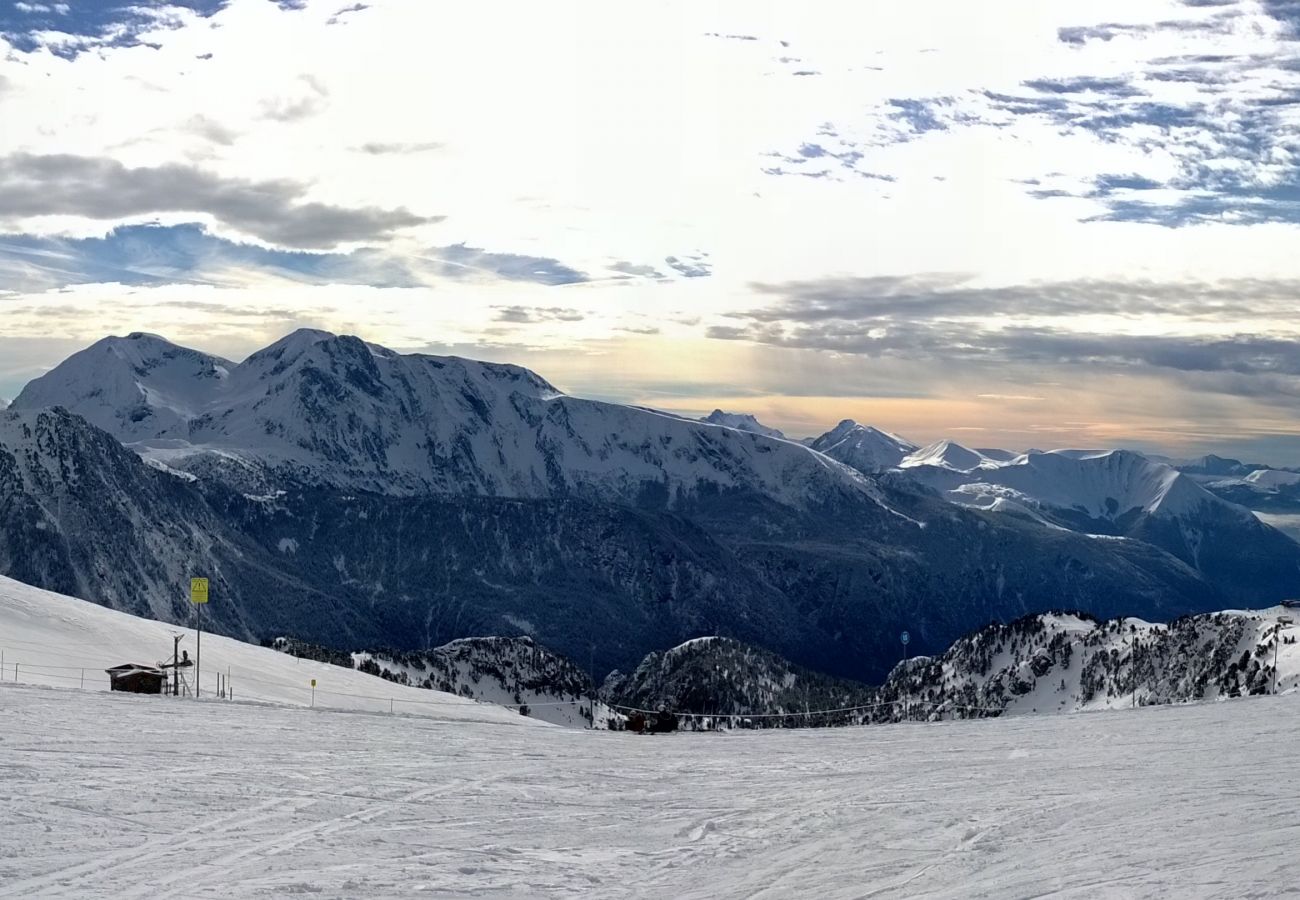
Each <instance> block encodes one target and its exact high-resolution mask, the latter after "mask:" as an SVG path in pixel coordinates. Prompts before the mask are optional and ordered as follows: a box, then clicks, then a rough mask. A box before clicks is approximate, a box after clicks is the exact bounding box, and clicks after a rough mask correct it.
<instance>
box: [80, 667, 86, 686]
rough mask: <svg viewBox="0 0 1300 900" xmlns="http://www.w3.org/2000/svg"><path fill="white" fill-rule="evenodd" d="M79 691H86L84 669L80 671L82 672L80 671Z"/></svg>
mask: <svg viewBox="0 0 1300 900" xmlns="http://www.w3.org/2000/svg"><path fill="white" fill-rule="evenodd" d="M81 689H82V690H83V691H84V690H85V689H86V670H85V669H82V670H81Z"/></svg>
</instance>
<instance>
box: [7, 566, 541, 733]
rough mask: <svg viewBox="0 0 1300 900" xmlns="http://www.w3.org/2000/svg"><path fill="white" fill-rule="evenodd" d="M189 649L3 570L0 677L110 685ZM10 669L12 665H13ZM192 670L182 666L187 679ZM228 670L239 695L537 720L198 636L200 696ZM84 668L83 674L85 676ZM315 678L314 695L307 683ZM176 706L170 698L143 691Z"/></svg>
mask: <svg viewBox="0 0 1300 900" xmlns="http://www.w3.org/2000/svg"><path fill="white" fill-rule="evenodd" d="M177 632H184V633H185V635H186V636H185V638H184V639H183V640H182V641H181V648H182V649H183V650H188V651H189V654H190V657H191V658H193V657H194V655H195V635H194V631H193V630H192V629H184V628H178V627H177V626H175V625H168V624H166V623H164V622H155V621H153V620H151V619H142V618H139V617H137V616H132V615H128V614H126V613H122V612H117V611H115V610H111V609H106V608H104V607H101V606H96V605H95V604H93V603H88V602H86V601H85V600H77V599H75V598H72V597H65V596H63V595H62V594H55V593H52V592H50V591H43V590H40V589H39V588H34V587H31V586H29V585H25V584H22V583H21V582H17V581H14V580H13V579H11V578H5V577H4V576H0V652H2V653H3V664H2V665H0V676H2V677H0V681H2V682H3V683H6V684H7V683H11V682H13V681H14V680H15V679H16V680H17V681H18V682H19V683H22V684H44V685H54V686H62V687H73V688H80V687H82V686H83V685H84V687H85V688H86V689H88V690H91V689H94V690H101V691H107V690H108V676H107V675H106V674H105V673H104V669H106V668H107V667H109V666H115V665H119V664H122V663H142V664H145V665H156V664H157V663H159V662H160V661H163V660H165V659H167V658H169V657H170V656H171V651H172V635H173V634H175V633H177ZM15 666H17V669H16V670H15ZM193 671H194V670H193V669H190V670H189V677H190V679H191V684H192V683H193ZM218 672H220V673H221V674H222V675H223V676H225V675H226V674H227V673H229V676H230V687H231V689H232V692H233V696H234V699H236V700H258V701H265V702H269V703H276V704H288V705H296V706H309V705H311V704H313V703H314V704H315V705H316V706H318V707H332V708H336V709H350V710H371V711H377V712H388V711H389V710H390V709H391V710H392V711H393V712H394V713H398V712H401V713H406V714H410V715H424V716H433V717H435V718H439V719H449V720H473V721H480V722H490V723H503V724H508V725H530V724H536V723H535V722H534V720H532V719H528V718H525V717H523V716H520V715H519V714H518V713H517V712H516V711H514V710H512V709H506V708H505V707H501V706H496V705H493V704H487V703H478V702H476V701H473V700H467V699H465V698H463V697H457V696H455V695H452V694H447V693H443V692H441V691H429V690H423V689H420V688H414V687H404V686H402V685H398V684H393V683H392V682H389V681H385V680H384V679H382V678H377V677H375V676H373V675H367V674H365V673H363V672H358V671H355V670H353V669H344V668H342V667H339V666H331V665H327V664H326V663H319V662H313V661H311V660H306V659H304V660H298V659H295V658H293V657H292V656H286V655H285V654H283V653H278V652H276V651H274V650H270V649H268V648H265V647H257V646H254V645H252V644H246V643H243V642H241V641H236V640H232V639H231V638H227V637H220V636H217V635H212V634H205V635H203V654H202V671H201V672H200V677H201V678H202V684H201V686H200V687H201V693H202V695H203V696H210V695H212V694H215V693H216V687H217V680H216V677H217V673H218ZM83 673H84V674H83ZM312 679H315V680H316V689H315V697H314V700H313V691H312V686H311V681H312ZM150 699H151V700H152V701H153V702H155V703H164V704H166V703H173V702H174V701H172V700H171V698H159V697H153V698H150Z"/></svg>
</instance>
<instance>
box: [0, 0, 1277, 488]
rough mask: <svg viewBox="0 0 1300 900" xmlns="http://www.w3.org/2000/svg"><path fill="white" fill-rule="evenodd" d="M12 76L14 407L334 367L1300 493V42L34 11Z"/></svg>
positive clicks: (1148, 30) (5, 192) (662, 16)
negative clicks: (1134, 453) (65, 387)
mask: <svg viewBox="0 0 1300 900" xmlns="http://www.w3.org/2000/svg"><path fill="white" fill-rule="evenodd" d="M503 23H508V26H509V27H503ZM0 45H3V51H4V52H3V53H0V118H2V119H3V121H4V123H5V142H4V144H5V146H4V147H3V148H0V395H3V396H12V395H13V394H15V393H16V392H17V390H18V389H19V388H20V387H21V385H22V384H24V383H25V382H26V381H28V380H29V379H30V378H32V377H34V376H35V375H37V374H39V373H40V372H41V371H44V370H46V369H48V368H49V367H50V366H53V365H54V364H56V363H57V362H58V361H60V360H61V359H63V358H64V357H66V356H67V355H68V353H70V352H72V350H74V349H76V348H77V347H78V346H80V345H83V344H85V343H89V342H90V341H92V340H94V339H95V338H96V337H98V336H101V335H103V334H105V333H107V332H109V331H117V332H122V331H135V330H141V331H166V332H167V333H168V334H169V335H170V336H171V337H172V339H173V340H176V341H177V342H179V343H182V344H186V345H198V346H202V347H203V348H204V349H206V350H210V351H213V352H217V353H220V354H221V355H223V356H227V357H233V358H240V357H242V356H244V355H247V354H248V353H249V352H251V351H252V350H253V349H255V348H257V347H259V346H263V345H265V344H266V343H268V342H269V341H270V340H271V339H272V338H273V337H274V336H275V335H277V334H281V333H284V332H285V331H289V330H291V329H293V328H294V327H296V326H300V325H306V326H315V327H320V328H324V329H326V330H329V331H332V332H347V333H359V334H363V335H366V336H367V339H369V340H372V341H374V342H376V343H380V344H383V345H385V346H389V347H392V348H394V349H396V350H400V351H404V352H405V351H423V352H431V353H441V354H453V355H460V356H466V357H471V358H476V359H484V360H488V361H494V362H505V361H508V362H512V363H516V364H518V365H523V366H527V367H528V368H530V369H533V370H535V371H537V372H540V373H543V374H544V375H546V377H547V378H548V379H551V380H553V381H554V382H555V383H557V384H559V385H562V386H563V387H564V388H565V389H566V390H569V391H572V392H573V393H574V394H576V395H580V396H587V397H594V398H598V399H604V400H611V401H614V402H620V403H627V404H636V405H646V406H653V407H655V408H658V409H664V410H666V411H670V412H680V413H693V412H696V411H699V410H704V411H707V410H710V409H713V408H715V407H717V408H723V409H732V410H740V411H746V412H750V413H752V414H754V415H756V416H758V417H759V418H760V419H763V420H765V421H768V422H770V423H771V424H773V425H774V426H776V427H780V428H782V429H783V430H788V431H790V432H791V433H793V434H811V433H815V432H817V430H818V429H823V428H825V427H826V426H827V425H830V424H833V423H834V422H836V421H838V420H839V419H841V418H846V417H847V418H853V419H857V420H858V421H863V422H869V423H872V424H876V425H878V426H880V427H882V428H886V429H887V430H890V431H896V432H899V433H901V434H905V435H907V436H909V437H910V438H911V439H912V440H915V441H921V442H928V441H930V440H932V439H936V438H938V437H951V438H955V439H961V440H963V441H964V442H966V443H975V444H981V445H993V446H1011V447H1029V446H1056V447H1060V446H1082V447H1113V446H1129V447H1134V448H1138V449H1142V450H1144V451H1146V452H1158V453H1161V454H1164V455H1170V456H1178V457H1181V456H1196V455H1202V454H1204V453H1211V452H1213V453H1219V454H1221V455H1224V456H1232V457H1236V458H1247V459H1253V460H1267V461H1269V462H1272V463H1274V464H1291V465H1300V319H1297V317H1296V315H1295V312H1294V311H1295V309H1296V306H1297V300H1300V254H1297V253H1296V252H1295V248H1296V247H1297V246H1298V245H1300V199H1298V198H1300V150H1297V146H1296V142H1295V135H1296V134H1297V132H1298V131H1300V119H1297V116H1296V110H1298V109H1300V105H1297V102H1298V101H1297V98H1300V14H1298V13H1297V12H1296V7H1295V5H1294V4H1289V3H1272V2H1259V0H1214V2H1212V3H1207V2H1204V0H1149V2H1142V3H1132V2H1121V0H1098V2H1091V3H1087V4H1083V3H1051V4H1035V5H1032V6H1030V7H1028V8H1027V7H1026V6H1025V5H1024V4H1017V3H1011V2H1009V0H991V2H990V3H988V4H967V3H960V2H953V0H920V2H917V3H913V4H907V5H903V6H900V5H870V4H868V5H863V4H856V5H848V4H843V5H837V6H832V7H828V8H825V9H824V10H821V11H820V12H818V13H816V14H812V13H810V11H809V10H808V9H807V8H806V7H803V6H799V5H797V4H788V3H787V4H782V3H776V4H759V5H755V4H752V3H746V2H741V0H722V2H719V3H713V4H696V3H690V2H687V0H666V2H665V3H661V4H654V5H643V6H626V5H620V6H610V5H608V4H600V3H596V2H592V0H560V2H556V3H549V4H541V5H524V6H521V5H518V4H509V3H500V2H497V0H485V2H483V3H480V4H472V5H469V6H464V5H461V6H454V5H448V4H437V3H412V2H405V0H367V2H365V3H360V4H347V3H343V2H340V0H202V2H189V0H186V2H180V0H176V2H175V3H168V2H166V0H163V2H159V3H158V4H154V5H150V6H149V7H148V9H145V8H143V7H136V6H130V5H129V4H64V3H14V4H9V5H8V6H6V7H4V8H3V9H0Z"/></svg>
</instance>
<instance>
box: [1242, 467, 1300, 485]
mask: <svg viewBox="0 0 1300 900" xmlns="http://www.w3.org/2000/svg"><path fill="white" fill-rule="evenodd" d="M1243 480H1244V481H1245V482H1246V483H1247V484H1250V485H1253V486H1255V487H1258V488H1262V489H1265V490H1271V489H1273V488H1279V487H1286V486H1289V485H1293V484H1300V472H1287V471H1285V470H1283V469H1256V470H1255V471H1253V472H1251V473H1250V474H1249V475H1247V476H1246V477H1245V479H1243Z"/></svg>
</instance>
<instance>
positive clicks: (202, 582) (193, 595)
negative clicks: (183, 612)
mask: <svg viewBox="0 0 1300 900" xmlns="http://www.w3.org/2000/svg"><path fill="white" fill-rule="evenodd" d="M207 602H208V580H207V579H206V578H191V579H190V603H192V604H193V605H194V631H195V635H194V696H195V697H197V696H198V695H199V669H200V666H201V664H202V661H203V604H205V603H207Z"/></svg>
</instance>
